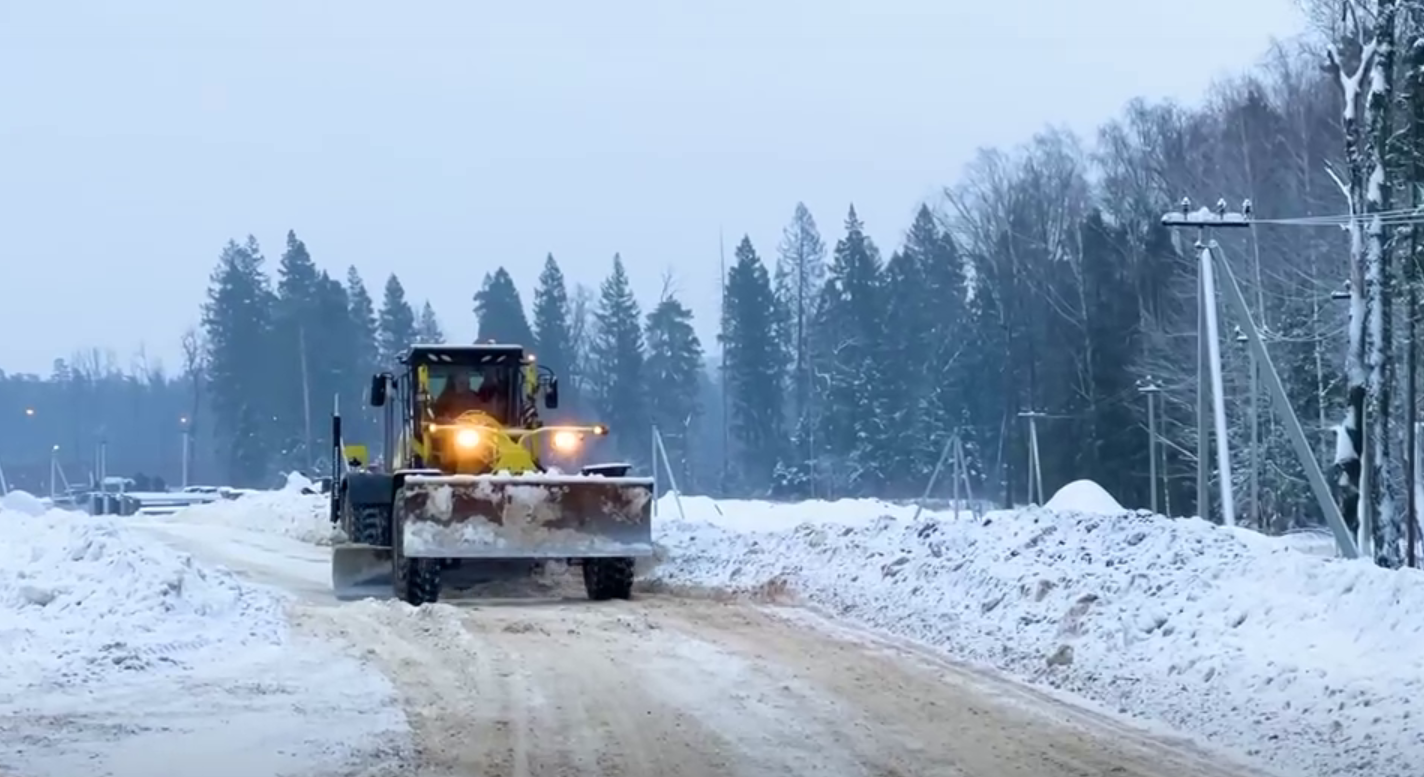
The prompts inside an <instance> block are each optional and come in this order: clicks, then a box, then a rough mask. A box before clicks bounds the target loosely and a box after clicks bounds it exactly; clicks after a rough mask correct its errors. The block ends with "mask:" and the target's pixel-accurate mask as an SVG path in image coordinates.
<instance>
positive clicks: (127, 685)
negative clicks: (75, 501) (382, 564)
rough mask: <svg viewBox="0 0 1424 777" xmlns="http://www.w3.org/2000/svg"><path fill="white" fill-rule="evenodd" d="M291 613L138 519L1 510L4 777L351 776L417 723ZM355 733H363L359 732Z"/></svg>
mask: <svg viewBox="0 0 1424 777" xmlns="http://www.w3.org/2000/svg"><path fill="white" fill-rule="evenodd" d="M286 605H287V602H286V600H285V599H284V598H282V597H280V596H279V595H278V594H277V593H275V592H273V591H269V590H267V589H264V588H259V587H255V586H253V585H250V584H248V583H245V582H243V581H242V580H240V579H238V578H236V577H235V576H233V575H232V574H231V573H229V572H227V571H225V570H222V569H214V568H210V567H206V566H203V565H200V564H197V563H195V562H194V560H193V559H192V558H191V557H189V556H188V555H187V554H183V553H179V552H177V551H175V550H172V549H171V548H169V547H168V546H166V545H164V544H163V543H161V542H158V541H156V540H155V539H153V538H152V537H149V536H146V535H144V534H142V533H140V532H139V531H137V530H135V529H133V528H131V527H130V526H128V525H126V523H125V519H122V518H118V519H115V518H110V517H94V516H89V515H87V514H84V513H76V512H66V511H57V510H48V511H42V510H36V509H34V505H33V502H32V501H31V500H27V499H25V498H24V496H17V495H16V494H13V493H12V494H9V495H8V496H6V497H5V500H4V503H3V506H0V655H4V657H5V658H4V662H3V664H4V671H3V672H0V774H17V775H18V774H23V775H25V776H26V777H46V775H55V776H56V777H62V776H66V775H70V774H105V775H111V777H146V775H149V774H158V773H164V774H200V773H201V774H205V775H210V776H216V775H232V776H233V777H238V776H239V775H243V776H246V775H253V774H279V773H283V774H285V773H294V772H296V771H302V772H305V771H309V770H311V769H312V768H319V769H322V770H329V771H333V772H335V771H339V770H341V769H343V768H345V765H346V764H348V763H349V762H350V761H351V760H353V759H355V758H357V757H358V755H360V754H361V751H364V750H368V749H370V748H371V747H373V746H374V745H375V744H382V743H390V742H397V743H398V742H399V741H401V740H400V736H401V732H402V731H403V727H404V725H405V722H404V718H403V716H402V715H401V714H400V713H399V711H398V710H396V709H395V708H394V707H393V706H392V699H391V696H392V693H393V691H392V690H391V688H390V687H389V685H388V684H387V683H386V682H385V680H384V679H383V678H381V677H380V675H379V674H378V673H377V672H375V671H372V670H367V669H365V668H364V667H363V666H362V664H361V663H359V662H358V661H356V660H354V659H353V658H351V657H348V656H347V655H345V654H344V653H343V652H342V650H343V649H341V648H337V647H335V646H332V645H326V644H320V643H317V642H314V641H313V640H309V639H303V638H298V637H296V636H295V635H293V634H292V633H290V630H289V628H288V624H287V621H286V617H285V609H286ZM353 732H354V733H353Z"/></svg>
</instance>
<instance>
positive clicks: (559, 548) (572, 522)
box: [395, 473, 653, 559]
mask: <svg viewBox="0 0 1424 777" xmlns="http://www.w3.org/2000/svg"><path fill="white" fill-rule="evenodd" d="M395 511H396V515H397V516H399V517H400V520H399V521H397V524H396V525H397V526H399V527H400V531H401V538H400V542H401V549H402V553H403V554H404V555H406V556H408V557H412V558H420V557H425V558H506V559H507V558H529V559H556V558H598V557H641V556H651V555H652V554H653V521H652V513H653V480H652V478H636V477H602V476H597V475H551V474H547V473H530V474H527V475H433V476H432V475H412V476H410V477H407V478H406V479H405V481H404V482H403V483H402V484H401V487H400V489H399V491H398V492H397V494H396V503H395Z"/></svg>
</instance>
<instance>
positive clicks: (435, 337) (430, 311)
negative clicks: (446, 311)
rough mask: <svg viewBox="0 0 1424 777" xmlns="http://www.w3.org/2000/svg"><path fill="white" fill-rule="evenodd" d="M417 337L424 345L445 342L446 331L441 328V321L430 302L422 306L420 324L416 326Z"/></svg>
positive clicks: (427, 301)
mask: <svg viewBox="0 0 1424 777" xmlns="http://www.w3.org/2000/svg"><path fill="white" fill-rule="evenodd" d="M415 337H416V339H417V340H419V341H420V342H422V343H437V344H438V343H443V342H445V330H444V329H441V328H440V319H439V318H437V317H436V315H435V308H433V307H431V305H430V300H426V301H425V304H423V305H421V306H420V322H419V323H418V324H416V325H415Z"/></svg>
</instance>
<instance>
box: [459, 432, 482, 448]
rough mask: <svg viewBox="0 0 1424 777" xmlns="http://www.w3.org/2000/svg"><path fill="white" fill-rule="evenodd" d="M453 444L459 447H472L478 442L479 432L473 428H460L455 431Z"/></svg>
mask: <svg viewBox="0 0 1424 777" xmlns="http://www.w3.org/2000/svg"><path fill="white" fill-rule="evenodd" d="M455 444H456V445H458V446H459V447H461V448H473V447H475V446H476V445H479V444H480V433H479V432H478V431H476V430H474V429H461V430H460V431H458V432H456V433H455Z"/></svg>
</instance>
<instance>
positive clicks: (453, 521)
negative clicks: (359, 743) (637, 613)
mask: <svg viewBox="0 0 1424 777" xmlns="http://www.w3.org/2000/svg"><path fill="white" fill-rule="evenodd" d="M400 363H401V369H400V370H398V371H397V372H395V373H389V372H388V373H381V374H378V375H376V376H374V377H373V378H372V380H371V388H370V396H369V399H370V403H371V405H372V406H374V407H380V408H383V409H384V410H385V424H384V426H385V439H384V446H383V447H384V448H385V451H384V453H385V455H384V456H383V457H382V458H381V463H380V464H377V465H370V466H368V465H366V464H365V463H364V462H362V461H360V460H358V459H355V458H354V457H346V456H345V455H343V453H342V450H343V446H342V443H341V417H340V414H339V412H338V413H336V414H334V415H333V419H332V436H333V441H334V442H333V445H334V451H333V456H334V458H335V459H336V460H335V461H333V465H334V466H336V467H337V470H336V471H337V472H339V473H341V474H340V477H339V479H338V485H337V486H336V487H334V488H333V489H332V490H331V494H332V496H331V510H330V511H331V521H332V523H333V524H336V525H337V526H338V527H339V528H340V529H341V531H340V533H339V534H340V537H339V540H338V541H337V542H336V543H335V544H334V546H333V548H332V567H331V571H332V588H333V589H334V591H335V593H336V595H337V598H340V599H352V598H363V597H367V596H376V597H384V596H390V595H394V596H395V597H396V598H399V599H401V600H403V601H405V602H408V603H410V604H413V605H419V604H423V603H427V602H435V601H438V600H439V598H440V592H441V588H442V584H446V583H447V582H455V581H457V580H459V581H469V582H480V581H488V580H497V579H503V578H509V577H517V576H526V575H529V574H530V573H532V572H533V571H534V570H536V569H537V568H538V567H540V566H542V565H543V564H544V563H546V562H548V561H550V560H564V561H567V562H568V563H570V564H577V565H581V566H582V568H583V580H584V586H585V589H586V590H587V592H588V596H589V598H591V599H595V600H600V599H627V598H628V597H629V595H630V594H631V591H632V587H633V562H634V559H636V558H638V557H643V556H650V555H652V553H653V541H652V502H653V480H652V478H644V477H630V476H628V469H629V465H627V464H602V465H593V466H584V467H582V468H580V470H579V471H578V472H576V473H570V474H563V473H559V472H556V471H551V470H550V469H548V468H546V467H545V465H544V463H543V462H544V460H545V459H546V458H548V457H549V456H550V455H551V454H559V453H562V454H571V453H576V452H577V451H578V450H579V449H580V448H581V447H583V446H584V445H585V443H586V442H587V441H588V440H589V439H590V438H592V437H598V436H602V435H605V434H607V432H608V430H607V428H606V427H604V426H602V425H597V424H595V425H588V426H546V425H544V424H543V422H542V421H541V420H540V418H539V412H538V410H539V408H538V405H539V403H540V400H541V399H542V403H543V405H544V407H545V408H548V409H555V408H557V407H558V379H557V377H556V376H554V374H553V372H552V371H551V370H549V369H548V368H547V367H545V366H543V365H539V364H537V363H536V362H535V359H534V357H533V356H532V355H529V354H526V353H525V352H524V349H523V347H522V346H518V345H500V344H494V343H487V344H475V345H413V346H411V347H410V349H409V350H407V351H406V353H405V354H404V355H403V356H402V357H401V360H400Z"/></svg>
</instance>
